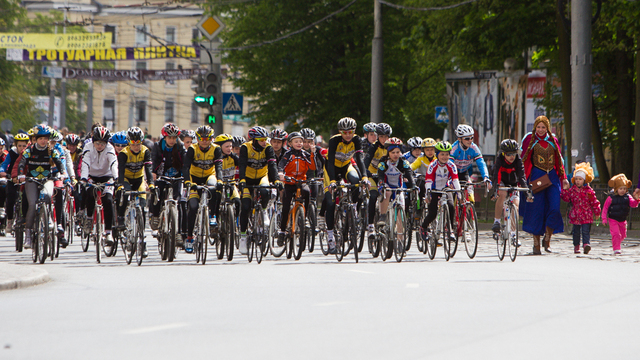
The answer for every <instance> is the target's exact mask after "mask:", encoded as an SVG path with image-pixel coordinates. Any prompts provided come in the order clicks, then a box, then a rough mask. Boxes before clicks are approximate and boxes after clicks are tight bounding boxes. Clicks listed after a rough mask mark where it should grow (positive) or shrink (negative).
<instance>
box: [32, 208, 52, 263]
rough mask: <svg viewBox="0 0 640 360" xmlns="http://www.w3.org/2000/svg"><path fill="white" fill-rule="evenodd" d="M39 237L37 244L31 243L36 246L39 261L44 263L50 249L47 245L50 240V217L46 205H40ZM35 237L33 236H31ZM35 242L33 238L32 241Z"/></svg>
mask: <svg viewBox="0 0 640 360" xmlns="http://www.w3.org/2000/svg"><path fill="white" fill-rule="evenodd" d="M38 225H39V226H38V237H37V238H36V242H37V243H36V244H31V246H33V247H36V248H37V249H36V254H37V258H38V262H39V263H40V264H44V262H45V261H46V260H47V255H48V254H49V253H48V251H47V250H48V249H47V245H48V242H49V232H50V229H49V217H48V216H47V210H46V208H45V207H44V206H42V207H40V211H39V216H38ZM31 237H32V238H33V236H31ZM31 242H32V243H33V240H32V241H31Z"/></svg>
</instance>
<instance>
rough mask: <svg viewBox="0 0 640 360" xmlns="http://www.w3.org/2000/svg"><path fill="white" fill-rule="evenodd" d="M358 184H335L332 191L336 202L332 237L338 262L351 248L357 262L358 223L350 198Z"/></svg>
mask: <svg viewBox="0 0 640 360" xmlns="http://www.w3.org/2000/svg"><path fill="white" fill-rule="evenodd" d="M359 187H360V184H337V185H336V187H335V189H334V191H333V196H332V198H333V200H332V201H335V202H336V204H337V205H336V208H335V213H334V214H335V215H334V230H333V234H334V239H335V243H336V259H337V260H338V261H339V262H340V261H342V259H343V258H344V257H345V256H346V255H348V254H349V252H350V251H351V250H352V249H353V256H354V258H355V260H356V263H357V262H358V237H359V236H358V235H359V232H358V225H357V223H356V222H357V219H358V217H357V214H356V206H357V203H354V202H353V201H352V198H351V194H352V191H355V190H356V189H358V188H359Z"/></svg>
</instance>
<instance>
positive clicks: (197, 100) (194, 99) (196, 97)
mask: <svg viewBox="0 0 640 360" xmlns="http://www.w3.org/2000/svg"><path fill="white" fill-rule="evenodd" d="M193 101H195V102H197V103H203V102H206V101H207V99H206V98H205V97H204V96H201V95H196V96H195V97H194V98H193Z"/></svg>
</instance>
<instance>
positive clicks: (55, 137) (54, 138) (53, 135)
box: [51, 129, 62, 142]
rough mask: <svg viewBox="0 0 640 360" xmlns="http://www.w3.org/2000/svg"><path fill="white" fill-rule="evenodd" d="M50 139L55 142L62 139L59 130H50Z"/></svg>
mask: <svg viewBox="0 0 640 360" xmlns="http://www.w3.org/2000/svg"><path fill="white" fill-rule="evenodd" d="M51 140H52V141H55V142H59V141H62V134H60V132H59V131H58V130H55V129H54V130H52V131H51Z"/></svg>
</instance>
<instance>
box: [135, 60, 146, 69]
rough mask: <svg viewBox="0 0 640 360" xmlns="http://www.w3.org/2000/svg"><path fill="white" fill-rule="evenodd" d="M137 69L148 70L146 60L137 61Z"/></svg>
mask: <svg viewBox="0 0 640 360" xmlns="http://www.w3.org/2000/svg"><path fill="white" fill-rule="evenodd" d="M136 70H147V62H146V61H136Z"/></svg>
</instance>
